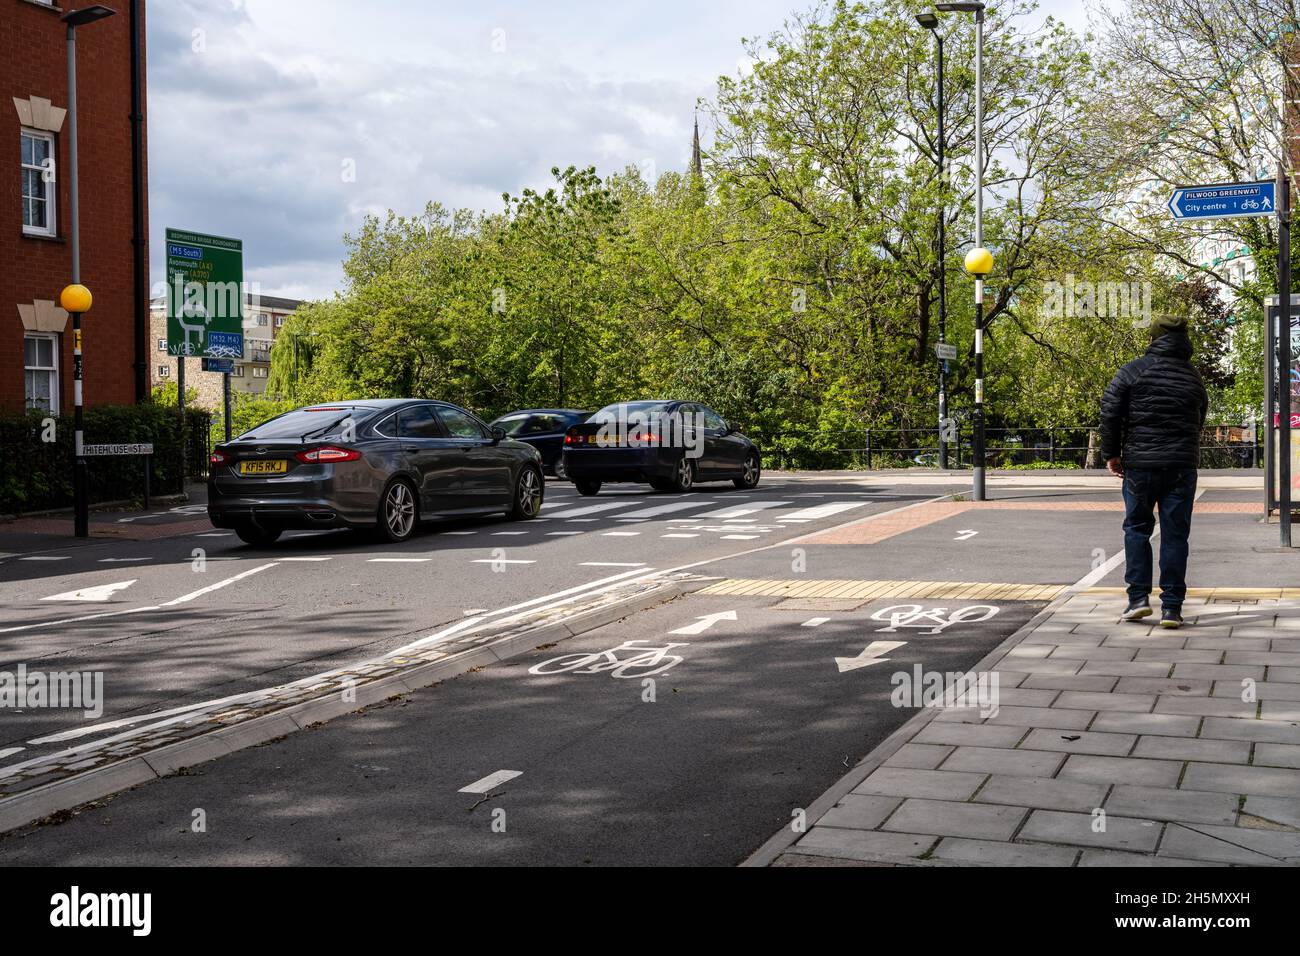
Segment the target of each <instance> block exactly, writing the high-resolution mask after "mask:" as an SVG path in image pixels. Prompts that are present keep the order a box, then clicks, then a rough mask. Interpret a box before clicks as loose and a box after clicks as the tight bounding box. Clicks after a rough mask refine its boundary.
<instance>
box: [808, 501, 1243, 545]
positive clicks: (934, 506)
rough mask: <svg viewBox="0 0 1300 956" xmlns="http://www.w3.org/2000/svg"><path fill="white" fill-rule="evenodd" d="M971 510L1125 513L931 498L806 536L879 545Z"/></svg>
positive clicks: (1218, 504)
mask: <svg viewBox="0 0 1300 956" xmlns="http://www.w3.org/2000/svg"><path fill="white" fill-rule="evenodd" d="M972 509H975V510H978V511H1112V512H1123V510H1124V502H1122V501H1062V502H1051V501H1015V500H1010V501H984V502H978V503H977V502H974V501H932V502H929V503H928V504H923V505H917V506H916V507H914V508H908V509H907V510H906V511H898V512H895V513H893V514H886V515H881V516H879V517H870V518H863V519H862V520H861V521H859V522H856V523H854V524H851V525H846V526H845V527H843V528H836V529H834V530H831V531H826V532H823V533H821V534H815V533H814V534H812V535H809V536H808V537H806V538H804V539H803V541H804V542H806V543H808V544H876V543H877V542H880V541H884V540H885V539H886V538H892V537H894V535H898V534H903V533H904V532H906V531H914V530H915V529H917V528H923V527H925V526H926V525H929V524H934V523H935V522H936V521H943V520H944V519H945V518H951V517H952V516H954V515H959V514H962V513H963V512H966V511H970V510H972ZM1259 510H1260V505H1259V502H1257V501H1212V502H1199V503H1197V505H1196V509H1195V511H1196V513H1197V514H1254V513H1255V512H1257V511H1259Z"/></svg>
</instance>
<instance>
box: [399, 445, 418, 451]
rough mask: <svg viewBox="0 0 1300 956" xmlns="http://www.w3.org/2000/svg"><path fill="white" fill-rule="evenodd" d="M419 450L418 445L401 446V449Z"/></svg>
mask: <svg viewBox="0 0 1300 956" xmlns="http://www.w3.org/2000/svg"><path fill="white" fill-rule="evenodd" d="M419 450H420V446H419V445H403V446H402V451H419Z"/></svg>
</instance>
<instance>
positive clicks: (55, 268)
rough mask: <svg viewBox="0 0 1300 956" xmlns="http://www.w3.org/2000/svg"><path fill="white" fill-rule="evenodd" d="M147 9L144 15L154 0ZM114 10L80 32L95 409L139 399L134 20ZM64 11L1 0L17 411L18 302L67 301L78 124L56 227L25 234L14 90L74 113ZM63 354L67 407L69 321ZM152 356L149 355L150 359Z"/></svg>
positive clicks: (7, 333) (1, 402)
mask: <svg viewBox="0 0 1300 956" xmlns="http://www.w3.org/2000/svg"><path fill="white" fill-rule="evenodd" d="M140 6H141V16H142V17H143V13H144V6H145V4H144V3H143V2H142V3H141V4H140ZM113 7H114V8H115V9H116V10H117V15H116V16H114V17H110V18H109V19H107V20H103V21H100V22H98V23H93V24H90V25H87V26H85V27H82V28H80V29H78V31H77V114H78V116H77V125H78V136H77V139H78V143H77V145H78V152H79V162H78V167H79V174H80V178H81V188H80V199H81V281H82V283H83V284H84V285H86V286H87V287H88V288H89V289H90V291H91V293H92V294H93V295H94V298H95V304H94V307H93V308H92V310H91V312H90V313H89V314H87V315H86V316H85V317H84V319H83V321H82V326H83V332H82V342H83V352H84V355H85V382H84V388H83V394H84V396H85V402H86V404H87V405H96V404H109V403H113V404H131V403H133V402H134V401H135V385H134V378H133V376H134V369H133V364H134V362H135V343H134V333H133V329H134V310H135V289H134V288H133V281H134V279H133V271H132V270H133V261H134V257H133V249H132V245H131V225H132V220H131V217H132V195H131V121H130V112H131V55H130V54H131V46H130V22H131V21H130V16H129V6H128V3H127V2H126V0H121V2H119V3H116V4H113ZM63 9H67V7H66V6H65V7H64V8H63ZM62 12H63V10H61V9H57V8H55V9H52V8H50V7H47V6H44V5H42V4H40V3H36V2H34V0H0V409H3V410H8V411H14V410H21V409H22V408H23V405H24V375H23V333H24V328H23V324H22V321H21V318H20V316H19V314H18V309H17V306H18V305H19V304H30V303H31V302H32V301H33V300H37V299H52V300H55V301H57V300H58V297H59V291H60V290H61V289H62V288H63V287H64V286H65V285H66V284H67V283H68V282H69V281H70V272H71V251H70V246H69V242H68V230H69V227H70V206H69V191H68V175H67V159H68V145H67V139H68V128H69V124H68V122H67V121H66V120H65V121H64V123H63V126H62V129H61V130H60V131H59V132H58V133H56V134H55V161H56V164H57V170H58V183H57V186H56V189H57V194H56V195H57V201H56V216H57V223H58V235H57V236H56V237H54V238H48V239H47V238H34V237H30V236H26V235H24V234H23V229H22V205H21V198H20V197H21V177H20V172H19V168H20V162H19V157H20V153H19V150H20V139H19V135H20V130H21V128H22V123H21V121H20V118H19V114H18V111H17V110H16V109H15V107H14V104H13V100H14V98H15V97H18V98H20V99H27V98H28V97H43V98H45V99H48V100H50V101H51V103H52V104H53V105H54V106H56V107H60V108H65V109H66V107H67V105H68V89H67V53H66V45H65V27H64V24H63V23H62V22H61V21H60V19H59V16H60V14H61V13H62ZM142 55H143V51H142ZM142 95H143V94H142ZM142 108H143V104H142ZM146 155H147V142H146ZM146 188H147V183H146ZM145 235H146V236H147V235H148V224H147V222H146V225H145ZM147 261H148V260H147V251H146V262H147ZM61 353H62V354H61V358H60V362H59V384H60V407H61V410H64V411H70V410H71V408H72V336H71V327H70V323H69V326H68V329H67V330H65V333H64V334H63V335H62V337H61ZM149 358H150V356H148V355H146V360H148V359H149Z"/></svg>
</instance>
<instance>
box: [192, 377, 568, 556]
mask: <svg viewBox="0 0 1300 956" xmlns="http://www.w3.org/2000/svg"><path fill="white" fill-rule="evenodd" d="M543 494H544V482H543V479H542V459H541V455H539V454H538V452H537V449H535V448H533V447H532V446H531V445H526V444H524V443H523V442H517V441H512V440H511V439H509V438H507V437H506V435H505V433H504V432H503V431H502V430H501V429H499V428H489V427H488V426H487V425H485V424H483V422H482V421H481V420H479V419H478V418H477V417H475V416H474V415H472V414H470V413H469V412H467V411H466V410H465V409H463V408H460V407H459V406H457V405H452V404H451V403H449V402H439V401H431V400H427V399H413V398H401V399H376V400H367V401H356V402H331V403H329V404H324V405H310V406H307V407H304V408H298V409H295V410H293V411H291V412H286V413H285V414H283V415H279V416H277V417H275V418H272V419H271V420H269V421H266V422H263V423H262V424H261V425H258V426H257V427H256V428H252V429H250V430H248V431H246V432H244V433H243V434H242V435H240V436H238V437H237V438H235V439H234V440H233V441H229V442H225V443H224V444H220V445H217V446H216V448H215V449H214V450H213V452H212V458H211V463H210V465H209V468H208V517H209V518H210V519H211V521H212V523H213V524H214V525H215V526H216V527H218V528H231V529H233V530H234V531H235V533H236V534H238V535H239V537H240V538H241V539H243V540H244V541H246V542H248V543H249V544H258V545H266V544H270V543H272V542H273V541H275V540H276V539H277V538H279V537H280V535H281V534H282V533H283V532H284V531H285V530H287V529H290V528H308V529H315V528H364V529H374V530H375V531H376V532H377V533H378V534H379V535H380V537H381V538H383V539H385V540H387V541H394V542H396V541H405V540H406V539H407V538H409V537H411V535H412V534H414V533H415V530H416V528H417V526H418V525H419V523H420V522H421V521H422V520H425V519H428V518H435V517H452V516H459V515H471V514H486V513H492V512H504V513H505V514H506V515H507V516H509V517H511V518H515V519H527V518H535V517H537V514H538V512H540V511H541V508H542V497H543Z"/></svg>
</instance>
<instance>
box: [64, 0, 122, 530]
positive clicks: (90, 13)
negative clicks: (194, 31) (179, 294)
mask: <svg viewBox="0 0 1300 956" xmlns="http://www.w3.org/2000/svg"><path fill="white" fill-rule="evenodd" d="M113 13H114V11H112V10H110V9H108V7H105V6H103V5H102V4H98V3H96V4H93V5H91V6H89V7H82V8H81V9H80V10H69V11H68V12H67V13H65V14H64V15H63V16H62V18H61V19H62V20H63V22H64V23H66V24H67V25H68V194H69V200H70V201H69V210H70V212H69V218H70V223H69V234H70V241H69V246H70V248H71V252H72V282H71V283H69V285H68V286H67V288H65V289H64V290H63V292H62V293H61V294H60V296H59V303H60V305H62V306H63V308H64V309H65V310H67V312H68V313H69V314H70V315H71V316H72V406H73V411H72V427H73V456H74V461H73V468H72V502H73V509H72V515H73V517H72V531H73V534H75V535H76V536H77V537H78V538H85V537H88V536H89V535H90V505H89V501H88V500H87V493H86V457H85V455H84V454H83V453H82V447H83V438H84V434H83V427H82V426H83V423H84V416H83V411H82V401H81V381H82V367H81V316H82V313H83V312H86V311H88V310H89V309H90V304H91V295H90V291H89V290H88V289H87V288H86V287H85V286H83V285H82V284H81V206H80V202H79V200H78V196H77V27H82V26H85V25H86V24H88V23H94V22H95V21H96V20H103V19H104V18H105V17H111V16H112V15H113Z"/></svg>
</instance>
